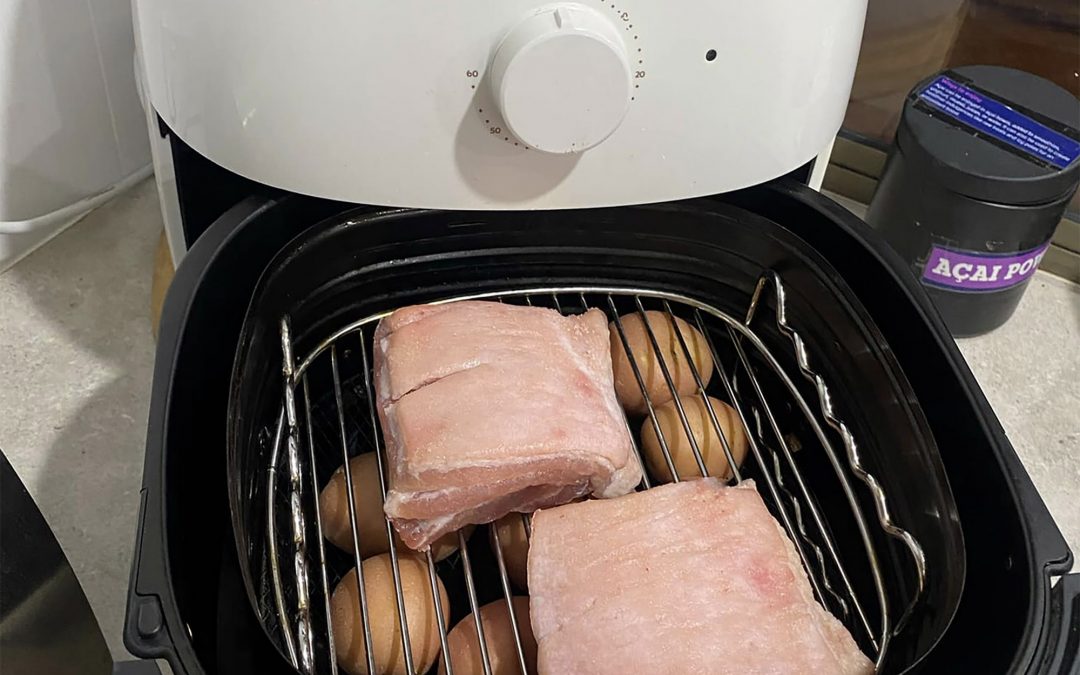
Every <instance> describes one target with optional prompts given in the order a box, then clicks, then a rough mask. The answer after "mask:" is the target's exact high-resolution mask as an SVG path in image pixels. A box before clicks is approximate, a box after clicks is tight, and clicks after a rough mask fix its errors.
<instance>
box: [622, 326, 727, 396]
mask: <svg viewBox="0 0 1080 675" xmlns="http://www.w3.org/2000/svg"><path fill="white" fill-rule="evenodd" d="M645 316H646V317H647V319H648V322H649V327H650V328H652V332H653V334H654V335H655V336H656V342H657V344H658V345H659V346H660V353H661V354H662V355H663V359H664V364H665V365H666V366H667V369H668V372H669V373H670V374H671V379H672V382H673V383H674V384H675V389H676V391H678V393H679V394H692V393H694V392H695V391H696V390H697V382H696V381H695V380H694V374H693V372H692V371H691V370H690V363H691V359H688V358H686V352H685V351H684V350H683V348H682V345H681V344H680V343H679V338H678V336H677V335H676V334H675V326H678V330H679V334H681V335H682V338H683V341H684V342H685V343H686V347H687V349H688V350H689V351H690V354H691V355H692V356H693V364H694V366H696V367H697V371H698V374H699V375H700V376H701V381H702V383H703V384H708V383H709V379H710V378H711V377H712V374H713V360H712V353H711V352H710V350H709V343H708V342H706V340H705V337H704V336H703V335H702V334H701V333H700V332H698V330H697V329H696V328H694V327H693V326H691V325H690V324H688V323H687V322H685V321H683V320H682V319H680V318H678V317H675V326H673V325H672V323H671V320H670V319H669V318H668V316H667V314H666V313H664V312H655V311H648V312H645ZM620 321H621V322H622V327H623V332H624V333H625V335H626V341H627V342H629V343H630V351H631V353H632V354H633V355H634V361H635V362H636V363H637V366H638V369H639V371H640V372H641V378H642V380H644V382H645V390H646V391H647V392H648V393H649V400H650V401H652V404H653V407H656V406H660V405H663V404H664V403H667V402H668V401H670V400H671V399H672V398H674V397H673V396H672V395H671V389H670V388H669V387H668V385H667V381H666V380H665V379H664V373H663V371H662V370H661V368H660V363H659V359H658V358H657V355H656V350H655V349H653V346H652V341H651V340H650V339H649V334H648V332H646V330H645V322H644V321H642V320H641V315H640V314H638V313H634V314H627V315H626V316H623V317H620ZM610 332H611V365H612V368H613V370H614V375H615V393H616V395H617V396H618V397H619V403H621V404H622V406H623V407H624V408H625V409H626V411H627V412H629V413H631V414H634V415H643V414H645V413H646V412H647V411H648V408H647V407H646V405H645V397H644V396H643V395H642V393H641V387H640V385H639V384H638V381H637V378H635V377H634V370H633V368H632V367H631V365H630V360H629V359H628V358H627V356H626V349H625V348H624V346H623V341H622V339H621V338H620V336H619V331H618V328H617V327H616V326H615V323H614V322H612V324H611V326H610Z"/></svg>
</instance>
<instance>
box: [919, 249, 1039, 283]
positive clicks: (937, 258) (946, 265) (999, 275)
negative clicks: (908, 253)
mask: <svg viewBox="0 0 1080 675" xmlns="http://www.w3.org/2000/svg"><path fill="white" fill-rule="evenodd" d="M1048 248H1050V242H1047V243H1046V244H1043V245H1042V246H1040V247H1038V248H1033V249H1031V250H1030V251H1024V252H1023V253H1007V254H1004V255H996V254H992V253H975V252H972V251H953V250H951V249H947V248H944V247H942V246H934V247H933V248H932V249H930V256H929V257H928V258H927V260H926V266H925V267H923V273H922V280H923V283H926V284H930V285H932V286H940V287H942V288H952V289H957V290H963V291H1000V290H1002V289H1004V288H1009V287H1011V286H1015V285H1017V284H1020V283H1023V282H1025V281H1027V280H1028V279H1030V278H1031V275H1033V274H1035V270H1036V269H1038V267H1039V261H1040V260H1042V257H1043V255H1044V254H1045V253H1046V249H1048Z"/></svg>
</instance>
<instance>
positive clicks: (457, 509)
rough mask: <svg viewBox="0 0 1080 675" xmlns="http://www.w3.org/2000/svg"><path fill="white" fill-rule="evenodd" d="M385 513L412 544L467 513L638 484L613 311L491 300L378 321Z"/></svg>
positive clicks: (494, 514) (484, 515)
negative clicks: (616, 372)
mask: <svg viewBox="0 0 1080 675" xmlns="http://www.w3.org/2000/svg"><path fill="white" fill-rule="evenodd" d="M374 352H375V357H374V360H375V390H376V399H377V400H376V403H377V406H378V411H379V418H380V421H381V423H382V429H383V438H384V439H385V440H386V447H387V454H388V457H389V465H390V490H389V492H388V494H387V498H386V504H385V507H384V508H385V511H386V515H387V516H388V517H389V518H390V519H391V520H392V522H393V524H394V527H395V529H396V530H397V532H398V534H399V535H400V536H401V539H402V540H403V541H404V542H405V544H406V545H407V546H409V547H411V548H414V549H417V550H424V549H426V548H427V547H428V546H429V545H430V544H431V542H433V541H434V540H436V539H438V538H439V537H440V536H442V535H443V534H445V533H447V532H451V531H453V530H455V529H457V528H459V527H461V526H463V525H466V524H469V523H485V522H490V521H492V520H495V519H497V518H500V517H502V516H503V515H505V514H507V513H509V512H511V511H521V512H525V513H527V512H531V511H533V510H535V509H537V508H540V507H545V506H553V505H557V504H563V503H566V502H568V501H570V500H572V499H574V498H575V497H579V496H581V495H584V494H589V493H591V494H594V495H597V496H601V497H615V496H619V495H623V494H626V493H627V492H629V491H631V490H633V489H634V487H635V486H636V485H637V484H638V482H639V481H640V480H641V469H640V467H639V465H638V461H637V457H636V456H635V455H634V452H633V447H632V445H631V441H630V437H629V434H628V432H627V429H626V424H625V421H624V418H623V413H622V410H621V408H620V407H619V404H618V401H617V400H616V398H615V391H614V385H613V384H612V382H613V378H612V373H611V350H610V339H609V337H608V327H607V317H606V316H605V315H604V313H603V312H601V311H599V310H590V311H588V312H586V313H585V314H582V315H580V316H563V315H562V314H560V313H559V312H556V311H555V310H551V309H544V308H539V307H518V306H513V305H504V304H501V303H498V302H471V301H467V302H454V303H448V304H444V305H418V306H414V307H406V308H403V309H400V310H398V311H396V312H394V313H393V314H391V315H390V316H388V317H386V318H384V319H383V320H382V321H381V322H380V323H379V326H378V328H377V329H376V331H375V349H374Z"/></svg>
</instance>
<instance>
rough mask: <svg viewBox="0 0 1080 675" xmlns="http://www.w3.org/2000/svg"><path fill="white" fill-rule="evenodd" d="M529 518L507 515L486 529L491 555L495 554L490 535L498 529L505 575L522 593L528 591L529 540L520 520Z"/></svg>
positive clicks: (516, 514) (512, 514) (493, 538)
mask: <svg viewBox="0 0 1080 675" xmlns="http://www.w3.org/2000/svg"><path fill="white" fill-rule="evenodd" d="M529 517H530V516H529V515H528V514H522V513H508V514H506V515H505V516H503V517H502V518H499V519H498V520H496V521H495V522H494V523H492V524H491V525H490V527H489V529H488V532H489V534H488V541H489V543H490V544H491V552H492V553H495V537H494V535H492V534H490V533H491V532H493V531H494V530H495V529H498V531H499V543H500V544H502V551H503V562H504V563H505V564H506V574H507V576H509V577H510V581H511V583H513V584H514V586H516V587H517V588H518V589H520V590H523V591H527V590H529V578H528V576H529V575H528V560H529V538H528V536H526V533H525V523H524V522H523V520H522V518H529Z"/></svg>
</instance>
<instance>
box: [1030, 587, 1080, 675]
mask: <svg viewBox="0 0 1080 675" xmlns="http://www.w3.org/2000/svg"><path fill="white" fill-rule="evenodd" d="M1049 600H1050V602H1049V603H1048V604H1047V612H1046V618H1045V620H1044V621H1043V630H1042V635H1043V639H1042V644H1043V648H1042V649H1040V650H1039V651H1040V654H1041V658H1040V660H1039V662H1038V665H1037V666H1036V668H1035V672H1038V673H1044V674H1045V675H1064V674H1067V673H1076V672H1080V573H1076V574H1066V575H1064V576H1062V577H1061V578H1060V579H1059V580H1058V582H1057V585H1056V586H1054V587H1053V588H1051V589H1050V598H1049Z"/></svg>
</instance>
